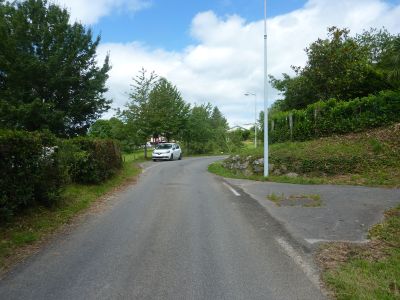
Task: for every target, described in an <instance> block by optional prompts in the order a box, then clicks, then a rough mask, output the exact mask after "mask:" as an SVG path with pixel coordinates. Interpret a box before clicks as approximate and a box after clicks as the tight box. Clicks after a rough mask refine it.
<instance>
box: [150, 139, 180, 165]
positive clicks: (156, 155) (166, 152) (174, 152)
mask: <svg viewBox="0 0 400 300" xmlns="http://www.w3.org/2000/svg"><path fill="white" fill-rule="evenodd" d="M152 158H153V161H156V160H174V159H182V150H181V147H179V145H178V144H175V143H161V144H158V145H157V146H156V147H155V149H154V151H153V155H152Z"/></svg>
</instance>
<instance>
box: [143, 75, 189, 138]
mask: <svg viewBox="0 0 400 300" xmlns="http://www.w3.org/2000/svg"><path fill="white" fill-rule="evenodd" d="M146 109H147V110H146V114H145V115H146V117H147V120H146V121H147V124H148V126H149V127H148V128H149V130H150V132H152V134H153V136H155V137H156V136H160V135H162V136H164V137H165V138H166V139H167V141H170V140H171V139H178V140H179V139H181V138H182V135H183V131H184V129H185V125H186V122H187V118H188V114H189V110H190V105H189V104H187V103H185V101H184V100H183V98H182V96H181V94H180V92H179V91H178V89H177V87H176V86H174V85H173V84H172V83H170V82H169V81H168V80H167V79H165V78H161V79H160V80H159V81H158V82H157V83H156V84H155V86H154V88H153V89H152V90H151V92H150V94H149V102H148V105H147V107H146Z"/></svg>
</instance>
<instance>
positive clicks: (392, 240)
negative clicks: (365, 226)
mask: <svg viewBox="0 0 400 300" xmlns="http://www.w3.org/2000/svg"><path fill="white" fill-rule="evenodd" d="M369 237H370V239H371V241H370V242H369V243H367V244H365V245H362V246H360V245H354V244H348V243H329V244H325V245H323V246H322V247H321V249H320V250H319V253H318V254H317V261H318V263H319V264H320V266H321V267H322V269H323V276H322V278H323V280H324V282H325V283H326V285H327V287H328V288H329V289H330V290H331V291H332V293H333V296H335V297H336V298H337V299H366V300H368V299H371V300H372V299H400V206H399V207H397V208H394V209H392V210H389V211H387V212H386V214H385V220H384V221H383V222H382V223H380V224H378V225H375V226H374V227H372V229H371V230H370V231H369Z"/></svg>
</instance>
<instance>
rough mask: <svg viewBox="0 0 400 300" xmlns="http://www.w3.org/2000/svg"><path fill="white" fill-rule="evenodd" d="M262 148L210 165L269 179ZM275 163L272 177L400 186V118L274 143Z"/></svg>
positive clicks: (217, 169)
mask: <svg viewBox="0 0 400 300" xmlns="http://www.w3.org/2000/svg"><path fill="white" fill-rule="evenodd" d="M262 152H263V149H262V148H259V149H256V150H255V149H246V150H243V151H242V152H241V153H238V154H236V155H232V156H231V157H230V158H228V159H227V160H225V161H224V162H223V163H222V164H220V165H214V166H211V167H210V170H211V171H214V172H216V173H219V174H220V175H224V176H231V177H241V178H250V179H256V180H265V179H264V178H263V176H262V160H260V158H262V157H263V153H262ZM260 163H261V164H260ZM269 163H270V175H271V176H270V177H269V178H268V180H272V181H283V182H288V181H289V182H298V183H301V182H307V183H336V184H356V185H370V186H388V187H400V124H396V125H392V126H389V127H385V128H378V129H374V130H369V131H366V132H360V133H352V134H347V135H342V136H333V137H329V138H320V139H317V140H312V141H305V142H286V143H279V144H273V145H270V155H269ZM221 172H222V173H224V174H221Z"/></svg>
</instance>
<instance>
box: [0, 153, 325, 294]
mask: <svg viewBox="0 0 400 300" xmlns="http://www.w3.org/2000/svg"><path fill="white" fill-rule="evenodd" d="M215 160H216V158H190V159H184V160H182V161H173V162H169V161H168V162H156V163H153V162H151V163H148V164H146V167H145V171H144V173H143V175H141V177H140V179H139V181H138V183H137V184H136V185H132V186H130V187H129V188H127V189H126V190H124V191H123V192H119V193H117V194H116V195H114V198H115V199H113V200H112V201H113V205H112V206H110V207H109V208H107V209H105V211H103V212H102V213H98V214H92V215H89V216H88V217H86V218H85V219H84V220H83V221H81V224H79V226H77V227H76V228H74V229H73V230H72V231H71V232H69V233H65V234H62V235H61V236H59V237H57V238H55V239H54V240H53V241H52V242H50V243H49V244H48V245H47V246H45V248H44V249H43V250H42V251H40V253H38V254H36V255H34V256H33V257H31V258H30V259H28V260H27V261H26V262H24V263H22V264H20V265H19V266H17V267H16V268H15V269H14V270H13V271H12V272H10V273H9V274H8V275H7V276H6V277H5V278H3V279H2V280H1V281H0V298H1V299H8V300H11V299H57V300H62V299H74V300H75V299H230V300H232V299H247V300H248V299H282V300H283V299H284V300H290V299H307V300H310V299H324V296H323V294H322V293H321V291H320V289H319V286H318V280H317V276H316V273H315V271H314V268H313V266H312V264H311V263H310V254H309V253H308V254H307V253H304V251H303V248H301V246H296V244H295V243H294V242H293V241H292V239H291V238H290V236H288V235H287V233H286V232H285V231H284V230H283V229H282V228H281V226H280V225H279V223H277V222H276V221H274V219H273V218H272V217H271V216H270V215H269V214H268V213H267V212H266V210H265V209H264V208H263V207H262V206H260V205H259V204H258V202H256V201H254V200H253V199H251V198H249V197H248V196H246V195H245V194H243V192H242V191H240V190H234V189H232V187H230V186H229V185H226V184H225V183H224V182H223V181H222V179H220V178H219V177H217V176H215V175H212V174H210V173H208V172H207V166H208V164H210V163H211V162H213V161H215Z"/></svg>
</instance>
